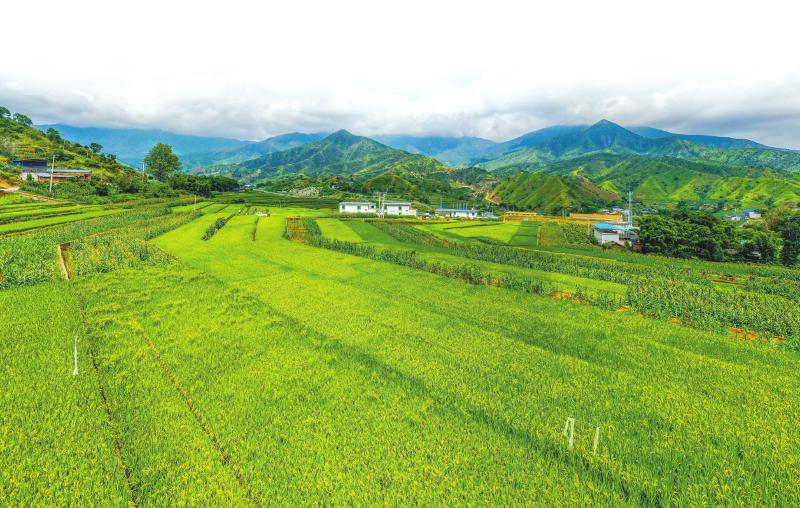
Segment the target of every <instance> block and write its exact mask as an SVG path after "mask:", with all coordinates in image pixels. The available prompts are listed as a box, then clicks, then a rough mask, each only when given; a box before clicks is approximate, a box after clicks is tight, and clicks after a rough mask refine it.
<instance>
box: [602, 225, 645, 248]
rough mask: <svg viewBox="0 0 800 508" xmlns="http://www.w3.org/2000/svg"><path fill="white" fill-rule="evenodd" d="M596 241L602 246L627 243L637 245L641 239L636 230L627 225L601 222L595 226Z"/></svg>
mask: <svg viewBox="0 0 800 508" xmlns="http://www.w3.org/2000/svg"><path fill="white" fill-rule="evenodd" d="M593 226H594V239H595V240H597V243H599V244H600V245H605V244H608V243H614V244H617V245H625V242H630V243H635V242H636V241H637V240H638V239H639V238H638V237H639V235H638V234H637V232H636V230H635V229H634V228H632V227H631V226H628V225H627V224H610V223H607V222H600V223H597V224H593Z"/></svg>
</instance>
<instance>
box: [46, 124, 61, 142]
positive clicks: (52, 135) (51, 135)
mask: <svg viewBox="0 0 800 508" xmlns="http://www.w3.org/2000/svg"><path fill="white" fill-rule="evenodd" d="M45 135H46V136H47V139H49V140H50V141H52V142H53V143H61V142H62V141H64V140H63V139H62V138H61V134H59V132H58V131H57V130H55V129H54V128H52V127H50V128H49V129H47V132H46V133H45Z"/></svg>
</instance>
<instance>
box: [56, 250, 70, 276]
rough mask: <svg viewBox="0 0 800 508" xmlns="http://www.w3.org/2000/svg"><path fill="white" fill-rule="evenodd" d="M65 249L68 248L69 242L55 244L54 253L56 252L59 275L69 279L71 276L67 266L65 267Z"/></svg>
mask: <svg viewBox="0 0 800 508" xmlns="http://www.w3.org/2000/svg"><path fill="white" fill-rule="evenodd" d="M67 249H69V243H62V244H59V245H56V253H57V254H58V268H59V269H60V270H61V275H62V276H63V277H64V279H66V280H69V279H70V278H71V276H70V273H69V268H67V260H66V259H65V254H66V252H67Z"/></svg>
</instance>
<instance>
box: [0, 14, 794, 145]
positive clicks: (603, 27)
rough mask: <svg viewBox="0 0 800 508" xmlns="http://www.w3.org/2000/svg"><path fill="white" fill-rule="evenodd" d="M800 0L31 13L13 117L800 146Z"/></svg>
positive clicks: (228, 128)
mask: <svg viewBox="0 0 800 508" xmlns="http://www.w3.org/2000/svg"><path fill="white" fill-rule="evenodd" d="M534 4H536V5H534ZM656 4H657V5H656ZM798 4H800V2H797V1H794V2H789V1H782V2H778V1H763V0H762V1H760V2H739V1H731V0H728V1H719V2H718V1H707V0H706V1H698V0H692V1H683V0H677V1H675V0H673V1H670V2H657V3H656V2H648V1H642V0H639V1H596V0H595V1H586V2H584V1H569V0H567V1H565V0H560V1H558V2H533V1H529V2H506V1H502V0H491V1H485V2H469V1H465V0H460V1H452V2H451V1H436V0H425V1H417V0H404V1H400V2H398V1H395V2H379V1H377V0H373V1H364V2H354V1H346V0H337V1H303V0H291V1H283V2H276V3H274V4H273V3H271V2H255V1H249V2H247V1H240V0H225V1H215V2H205V1H202V0H200V1H197V0H195V1H190V2H178V1H172V0H159V1H150V0H144V1H143V0H137V1H119V2H109V1H107V0H106V1H87V0H77V1H72V2H63V1H57V2H54V1H44V2H42V1H39V2H23V1H14V2H8V3H7V4H6V5H4V7H3V9H2V17H3V20H4V22H3V28H2V34H3V39H4V41H3V43H2V44H3V48H4V51H3V52H2V59H1V60H0V61H1V62H2V63H0V105H5V106H6V107H8V108H10V109H12V110H13V111H20V112H23V113H26V114H28V115H29V116H30V117H32V118H33V120H34V121H35V122H36V123H54V122H58V123H67V124H72V125H79V126H102V127H142V128H161V129H164V130H170V131H175V132H181V133H187V134H200V135H219V136H227V137H235V138H240V139H261V138H264V137H267V136H269V135H275V134H280V133H284V132H290V131H304V132H310V131H321V130H335V129H338V128H346V129H349V130H351V131H353V132H355V133H358V134H363V135H370V134H381V133H397V134H442V135H475V136H483V137H487V138H490V139H495V140H505V139H508V138H511V137H514V136H516V135H519V134H521V133H524V132H527V131H530V130H533V129H537V128H541V127H546V126H549V125H554V124H578V123H593V122H595V121H597V120H600V119H602V118H606V119H609V120H612V121H615V122H618V123H621V124H623V125H628V126H634V125H650V126H654V127H660V128H665V129H668V130H674V131H676V132H683V133H705V134H717V135H730V136H737V137H747V138H751V139H755V140H757V141H760V142H763V143H767V144H771V145H775V146H782V147H791V148H800V51H798V49H799V48H800V40H799V39H798V35H797V34H798V19H800V16H799V15H800V7H799V6H798Z"/></svg>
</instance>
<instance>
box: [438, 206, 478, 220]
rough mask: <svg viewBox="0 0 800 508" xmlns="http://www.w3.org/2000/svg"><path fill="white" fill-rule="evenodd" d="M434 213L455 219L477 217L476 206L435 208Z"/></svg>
mask: <svg viewBox="0 0 800 508" xmlns="http://www.w3.org/2000/svg"><path fill="white" fill-rule="evenodd" d="M436 215H444V216H445V217H452V218H455V219H477V218H478V209H477V208H437V209H436Z"/></svg>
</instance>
